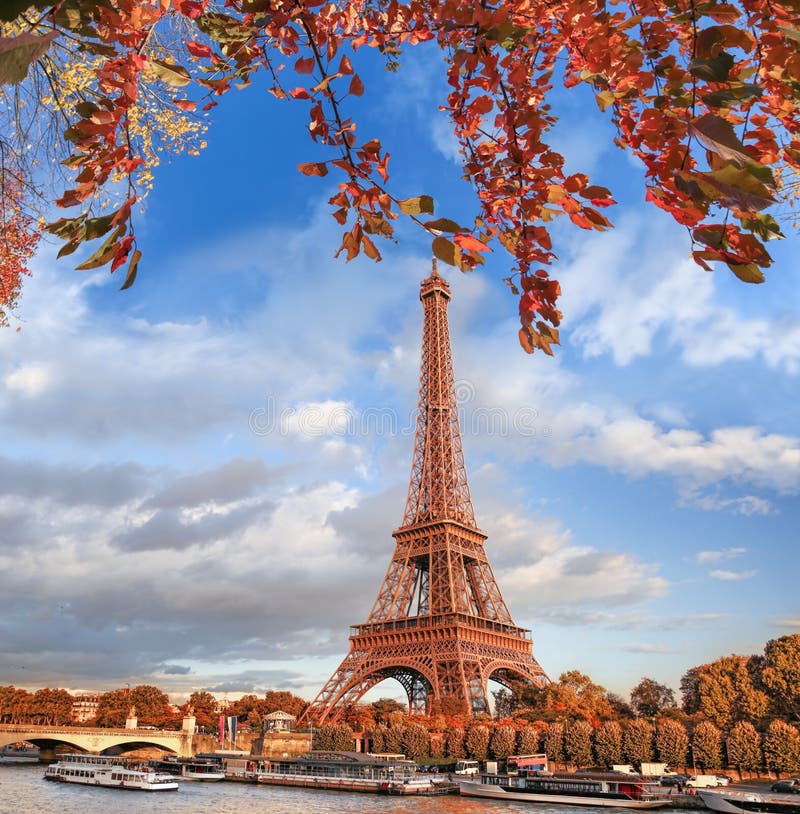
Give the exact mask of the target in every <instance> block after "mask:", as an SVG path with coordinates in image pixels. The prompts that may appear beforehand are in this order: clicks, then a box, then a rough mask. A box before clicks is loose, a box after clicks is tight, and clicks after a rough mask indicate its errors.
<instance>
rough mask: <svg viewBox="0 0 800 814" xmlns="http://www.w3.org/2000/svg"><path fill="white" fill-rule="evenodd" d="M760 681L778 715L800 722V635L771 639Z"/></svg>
mask: <svg viewBox="0 0 800 814" xmlns="http://www.w3.org/2000/svg"><path fill="white" fill-rule="evenodd" d="M761 681H762V682H763V684H764V688H765V689H766V691H767V692H768V693H769V697H770V700H771V702H772V707H773V709H774V711H775V714H777V715H781V716H784V717H786V718H788V719H791V720H799V719H800V633H794V634H792V635H791V636H781V637H780V638H779V639H771V640H770V641H768V642H767V644H766V647H765V648H764V659H763V662H762V664H761Z"/></svg>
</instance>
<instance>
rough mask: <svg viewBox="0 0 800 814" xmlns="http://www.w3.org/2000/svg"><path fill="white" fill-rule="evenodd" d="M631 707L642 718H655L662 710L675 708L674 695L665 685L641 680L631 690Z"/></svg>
mask: <svg viewBox="0 0 800 814" xmlns="http://www.w3.org/2000/svg"><path fill="white" fill-rule="evenodd" d="M631 707H632V708H633V711H634V712H635V713H636V714H637V715H638V716H640V717H642V718H655V717H656V715H658V714H659V713H660V712H661V711H662V710H664V709H671V708H673V707H675V693H674V692H673V691H672V690H671V689H670V688H669V687H667V686H666V685H665V684H659V683H658V682H657V681H654V680H653V679H652V678H643V679H642V680H641V681H640V682H639V683H638V684H637V685H636V686H635V687H634V688H633V689H632V690H631Z"/></svg>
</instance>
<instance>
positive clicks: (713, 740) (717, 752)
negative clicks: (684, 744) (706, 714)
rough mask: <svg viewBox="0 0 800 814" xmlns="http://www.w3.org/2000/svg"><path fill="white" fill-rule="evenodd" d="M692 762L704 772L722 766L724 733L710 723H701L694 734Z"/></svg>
mask: <svg viewBox="0 0 800 814" xmlns="http://www.w3.org/2000/svg"><path fill="white" fill-rule="evenodd" d="M692 760H693V761H694V763H695V765H697V766H700V767H701V768H702V769H703V770H704V771H705V770H707V769H719V768H721V766H722V733H721V732H720V731H719V729H718V728H717V727H716V726H714V724H712V723H711V722H710V721H701V722H700V723H699V724H698V725H697V726H696V727H695V728H694V732H692Z"/></svg>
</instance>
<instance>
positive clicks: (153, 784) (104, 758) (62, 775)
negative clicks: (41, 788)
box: [44, 754, 178, 791]
mask: <svg viewBox="0 0 800 814" xmlns="http://www.w3.org/2000/svg"><path fill="white" fill-rule="evenodd" d="M44 779H45V780H53V781H56V782H59V783H75V784H78V785H82V786H102V787H104V788H116V789H125V790H127V791H175V790H176V789H177V788H178V783H177V781H176V780H175V778H174V777H172V775H169V774H161V773H158V772H154V771H152V770H151V769H133V768H129V767H128V766H127V762H126V760H125V758H122V757H117V756H110V755H92V754H66V755H62V756H61V759H60V760H59V761H58V762H56V763H52V764H51V765H50V766H48V767H47V768H46V769H45V773H44Z"/></svg>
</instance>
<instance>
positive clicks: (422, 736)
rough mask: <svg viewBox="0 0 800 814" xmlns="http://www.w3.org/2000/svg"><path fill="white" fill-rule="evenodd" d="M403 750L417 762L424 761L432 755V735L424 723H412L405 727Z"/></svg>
mask: <svg viewBox="0 0 800 814" xmlns="http://www.w3.org/2000/svg"><path fill="white" fill-rule="evenodd" d="M402 751H403V753H404V754H405V756H406V757H408V758H410V759H411V760H413V761H415V762H416V763H422V762H423V761H425V759H426V758H428V757H429V756H430V751H431V736H430V734H429V732H428V730H427V729H426V728H425V727H424V726H422V724H418V723H410V724H409V725H408V726H407V727H406V728H405V730H404V732H403V749H402Z"/></svg>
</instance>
